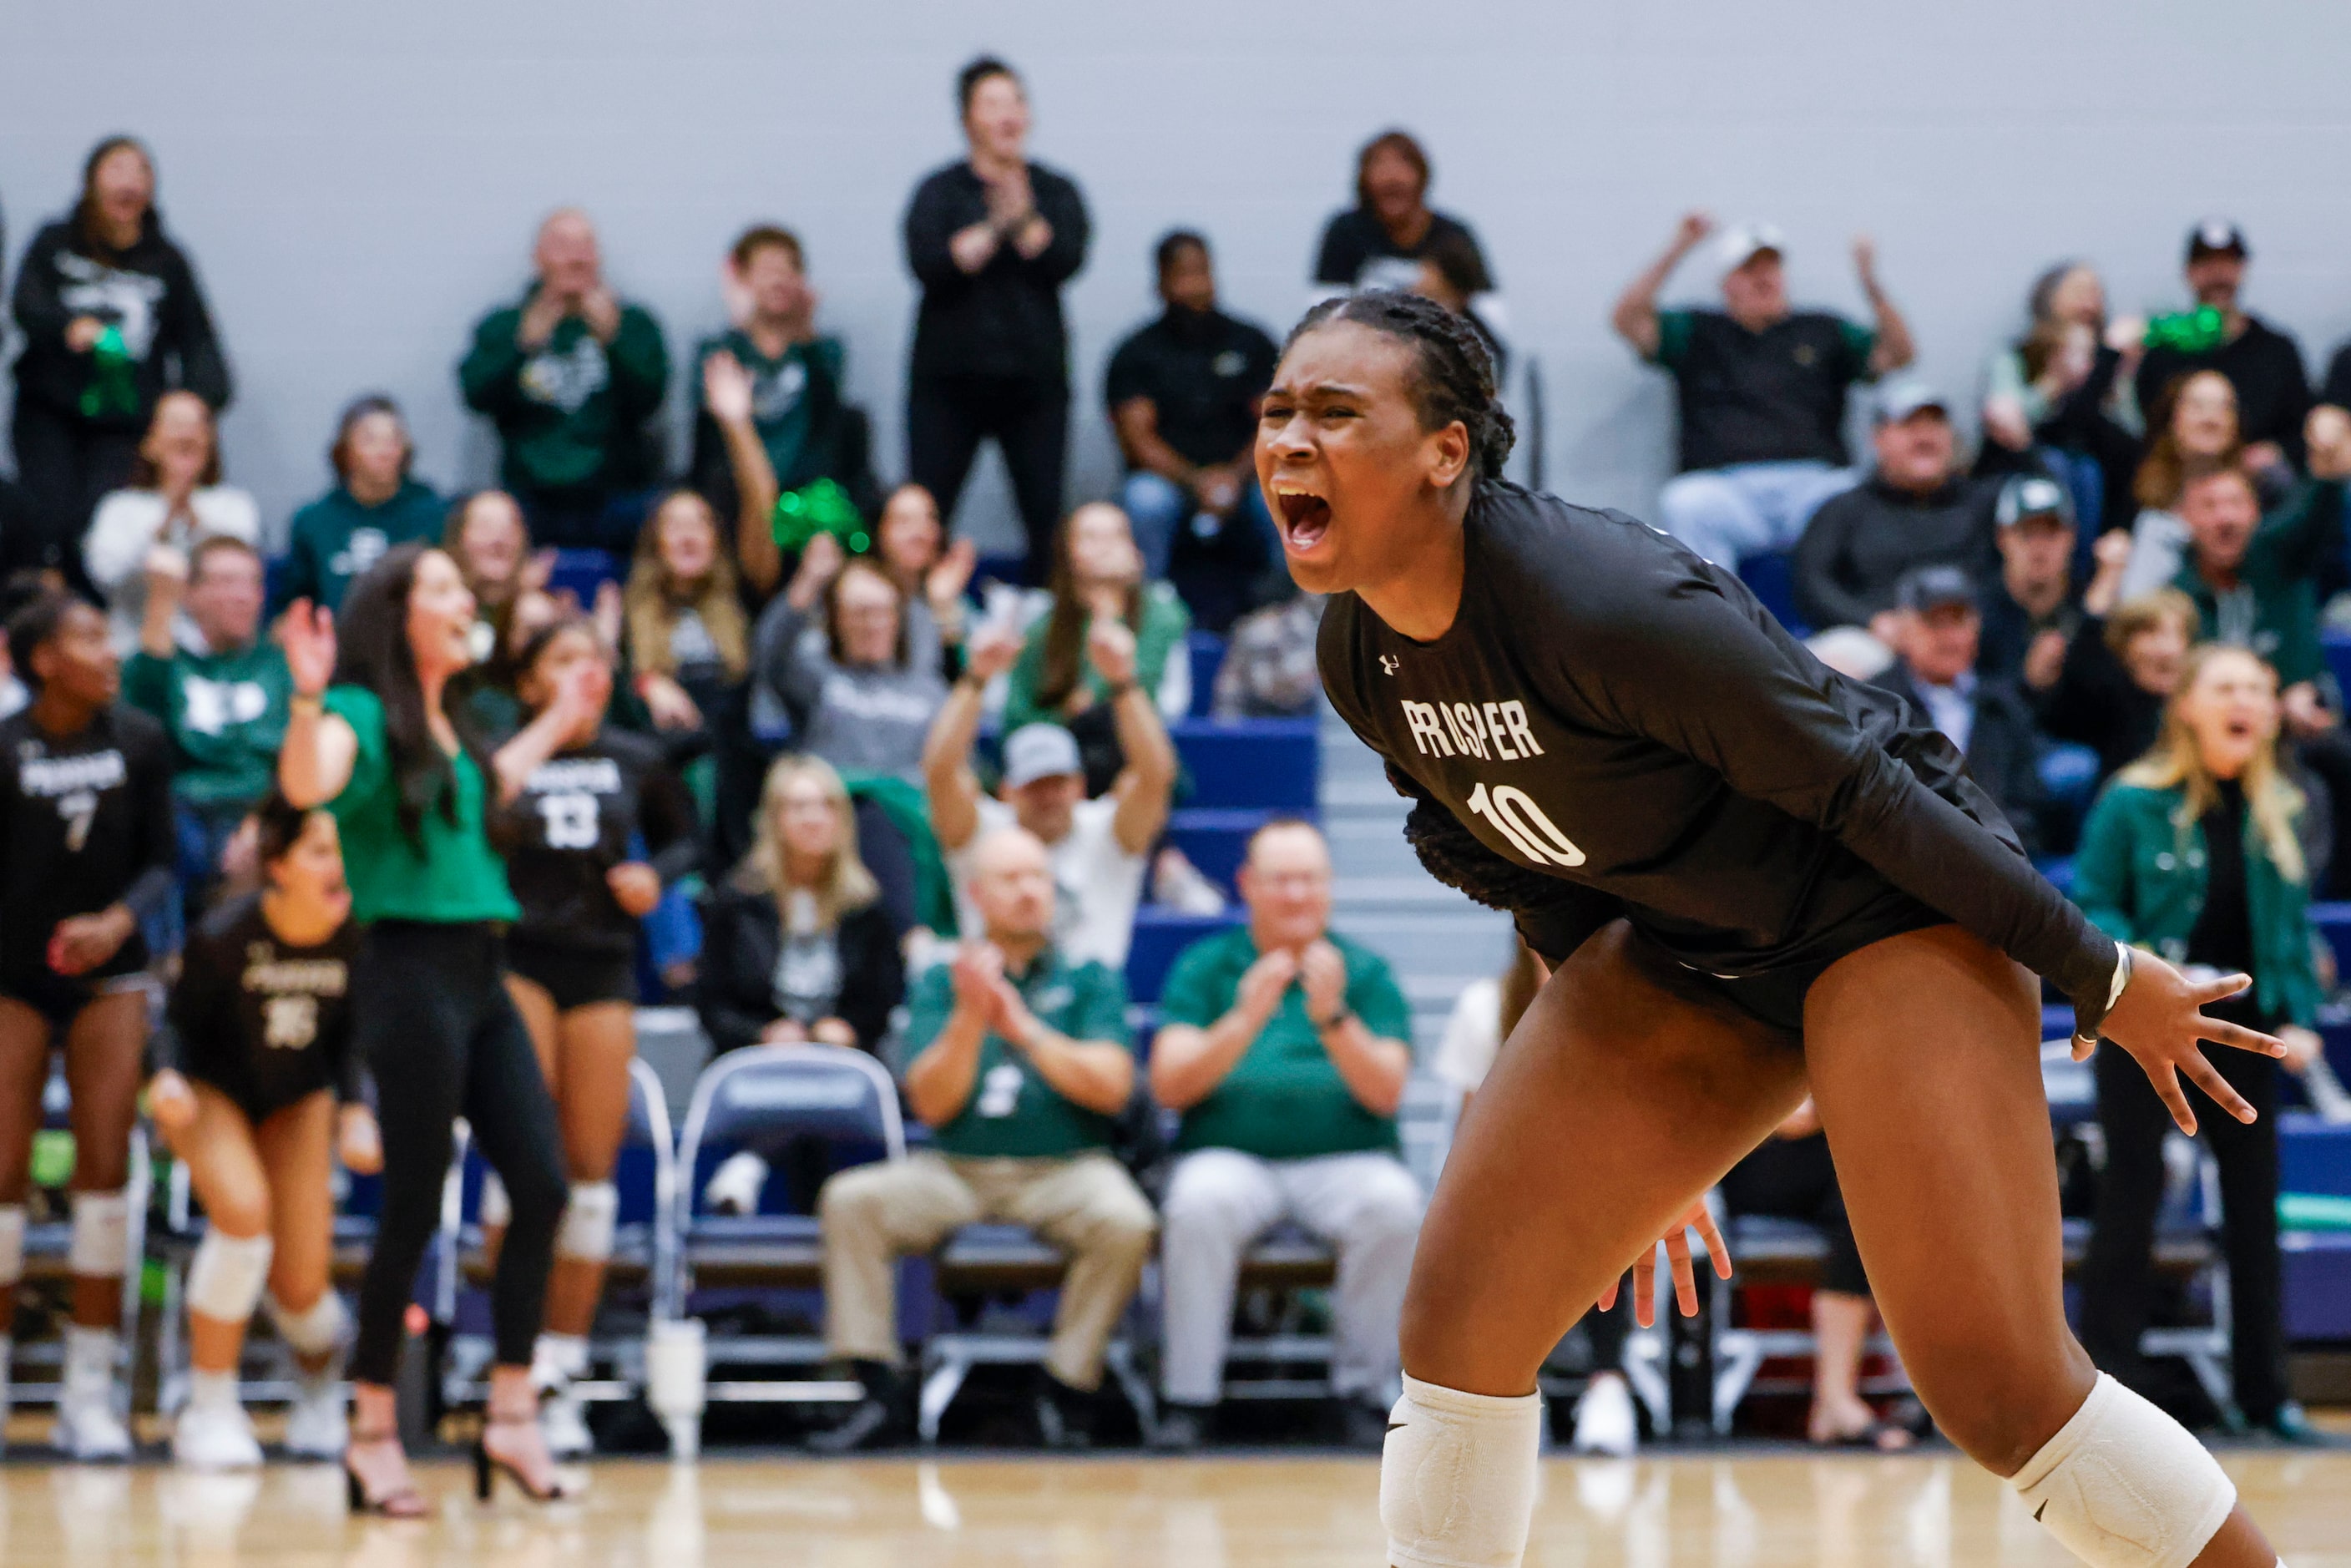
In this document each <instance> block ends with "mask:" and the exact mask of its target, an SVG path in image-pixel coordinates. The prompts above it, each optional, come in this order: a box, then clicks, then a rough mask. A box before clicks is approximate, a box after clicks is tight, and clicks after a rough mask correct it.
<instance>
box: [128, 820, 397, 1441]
mask: <svg viewBox="0 0 2351 1568" xmlns="http://www.w3.org/2000/svg"><path fill="white" fill-rule="evenodd" d="M254 821H255V822H256V828H257V831H256V841H257V846H258V858H259V861H260V863H261V872H262V878H263V884H262V889H261V891H260V892H258V893H252V894H246V895H245V896H243V897H241V898H235V899H232V900H230V901H229V902H228V903H226V904H222V905H221V906H220V907H218V908H217V909H214V911H213V912H212V913H211V914H210V915H207V916H206V917H205V919H204V923H203V924H202V925H199V926H198V927H197V928H196V931H195V933H194V935H193V936H190V938H189V939H188V945H187V948H186V951H185V952H184V953H183V956H182V960H181V969H180V981H179V984H178V985H177V986H175V987H174V988H172V1001H171V1006H170V1008H169V1009H168V1011H167V1013H166V1015H165V1020H164V1027H163V1029H162V1031H161V1032H159V1033H158V1034H157V1035H156V1037H155V1046H154V1051H153V1053H152V1054H153V1063H154V1068H155V1073H154V1076H153V1078H152V1079H151V1080H150V1081H149V1082H148V1085H147V1105H148V1110H149V1113H150V1114H152V1116H153V1117H154V1119H155V1124H156V1126H157V1127H158V1128H160V1129H161V1130H162V1134H163V1136H164V1138H165V1139H166V1140H167V1141H168V1142H169V1143H170V1144H171V1145H172V1153H173V1154H175V1155H179V1156H180V1158H181V1159H182V1160H183V1161H185V1162H186V1163H187V1166H188V1178H189V1181H190V1183H191V1184H192V1185H193V1186H194V1188H195V1193H196V1197H197V1198H198V1199H199V1200H201V1201H202V1203H203V1204H204V1222H205V1228H204V1239H203V1240H202V1241H199V1242H198V1243H197V1244H196V1255H195V1258H194V1260H193V1261H192V1262H191V1263H190V1264H189V1267H188V1286H187V1297H188V1342H189V1355H188V1360H189V1363H190V1365H191V1367H192V1375H191V1377H190V1379H189V1385H190V1386H189V1394H188V1403H187V1405H186V1406H185V1407H184V1408H183V1410H182V1411H181V1413H180V1419H179V1423H178V1425H177V1426H176V1427H173V1428H172V1455H173V1457H174V1458H177V1459H178V1460H179V1461H180V1463H182V1464H183V1465H186V1466H188V1467H190V1468H191V1469H236V1468H240V1467H244V1466H249V1465H257V1464H259V1463H260V1462H261V1445H260V1444H258V1443H257V1442H256V1441H255V1440H254V1437H253V1424H252V1422H250V1421H249V1420H247V1419H246V1414H245V1407H244V1406H242V1405H241V1404H239V1403H238V1401H237V1393H236V1383H237V1378H236V1370H237V1361H238V1357H239V1355H240V1354H241V1353H242V1351H243V1349H244V1346H245V1328H246V1323H247V1322H249V1321H250V1320H251V1319H252V1317H253V1311H254V1308H255V1307H256V1306H257V1305H259V1304H261V1303H263V1302H264V1301H266V1303H267V1305H268V1308H269V1317H270V1321H271V1322H273V1323H274V1324H275V1325H276V1326H277V1337H278V1338H280V1339H282V1340H284V1341H285V1342H286V1344H287V1348H288V1349H290V1350H291V1351H292V1352H293V1353H294V1361H295V1365H296V1367H297V1368H298V1370H299V1372H300V1385H301V1389H300V1392H299V1394H298V1395H297V1396H296V1397H295V1400H294V1405H293V1408H292V1409H291V1410H290V1411H289V1412H288V1413H287V1419H286V1448H287V1452H289V1453H292V1454H297V1455H299V1456H301V1457H302V1458H321V1459H331V1458H338V1457H340V1455H341V1453H342V1451H343V1445H344V1443H345V1442H346V1441H347V1440H348V1439H349V1437H350V1433H349V1430H348V1426H347V1423H346V1422H345V1420H344V1416H343V1394H342V1384H341V1374H342V1367H341V1364H340V1363H341V1359H342V1349H343V1339H344V1328H345V1325H346V1321H347V1320H346V1316H345V1313H344V1312H343V1302H342V1298H341V1297H340V1296H338V1295H337V1294H336V1293H335V1291H334V1288H333V1285H332V1283H331V1282H330V1281H329V1279H328V1268H329V1265H330V1264H331V1263H332V1262H333V1256H334V1242H335V1201H334V1194H333V1191H332V1188H331V1186H330V1185H329V1183H330V1179H331V1177H332V1176H333V1174H334V1173H333V1171H332V1169H331V1167H330V1162H331V1160H332V1159H333V1157H334V1151H335V1147H336V1145H340V1150H341V1154H342V1160H343V1164H344V1165H346V1166H350V1168H351V1169H352V1170H354V1171H358V1172H360V1173H362V1174H366V1173H370V1172H372V1171H374V1170H376V1169H377V1168H378V1167H379V1166H381V1160H382V1150H381V1145H380V1144H379V1141H378V1139H377V1136H376V1126H375V1117H374V1115H373V1113H371V1112H370V1111H369V1109H368V1106H367V1103H366V1101H365V1099H364V1098H363V1097H362V1094H363V1074H362V1073H361V1071H360V1066H359V1061H358V1058H357V1057H356V1056H354V1055H353V1053H352V1051H351V1039H350V1037H351V1018H350V973H351V959H352V957H353V956H355V955H356V954H357V953H358V951H359V932H358V929H357V928H356V927H355V926H353V925H351V923H350V912H351V895H350V887H349V886H348V885H347V884H346V883H345V882H344V880H343V857H342V852H341V849H340V844H339V842H338V840H337V836H336V832H335V819H334V818H333V817H332V816H331V815H329V813H327V812H325V811H311V812H308V813H307V814H306V813H304V812H301V811H298V810H295V809H294V808H293V807H292V806H290V805H288V804H287V802H286V801H285V800H283V799H281V798H279V797H277V796H276V795H272V796H271V797H270V798H269V799H268V800H265V801H264V802H263V803H262V805H261V807H260V809H259V810H257V811H256V813H255V818H254ZM265 1289H266V1293H265Z"/></svg>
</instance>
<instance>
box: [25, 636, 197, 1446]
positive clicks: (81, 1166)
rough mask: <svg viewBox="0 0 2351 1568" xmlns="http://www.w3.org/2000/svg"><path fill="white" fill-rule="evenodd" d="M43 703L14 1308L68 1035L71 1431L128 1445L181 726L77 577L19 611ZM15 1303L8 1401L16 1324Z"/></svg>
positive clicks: (28, 879) (34, 758) (31, 748)
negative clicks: (82, 593) (54, 1061)
mask: <svg viewBox="0 0 2351 1568" xmlns="http://www.w3.org/2000/svg"><path fill="white" fill-rule="evenodd" d="M8 651H9V656H10V657H11V658H12V659H13V660H14V661H15V664H16V672H17V674H19V675H21V676H22V677H23V678H24V680H25V682H26V685H29V686H31V687H32V688H33V694H34V695H33V700H32V704H31V706H27V707H26V708H24V709H23V710H21V711H20V712H18V713H16V715H15V716H12V717H10V718H8V719H6V720H5V721H0V1313H5V1311H6V1310H7V1308H8V1307H9V1305H10V1304H11V1303H12V1301H13V1297H14V1286H15V1284H16V1281H17V1279H18V1278H19V1277H20V1276H21V1275H22V1273H23V1270H24V1247H25V1197H26V1185H27V1183H28V1182H29V1180H30V1162H31V1157H32V1144H33V1134H34V1133H35V1132H36V1131H37V1130H38V1129H39V1127H40V1125H41V1091H42V1087H43V1085H44V1084H45V1083H46V1082H47V1080H48V1074H49V1052H50V1051H52V1050H62V1051H64V1052H65V1067H66V1082H67V1084H68V1087H69V1089H70V1090H71V1092H72V1096H73V1100H72V1106H71V1109H70V1111H69V1113H68V1114H69V1117H70V1120H71V1124H72V1127H73V1134H74V1174H73V1249H72V1257H71V1268H72V1270H73V1276H74V1285H73V1311H72V1322H71V1323H70V1324H69V1325H68V1328H67V1330H66V1366H65V1390H64V1393H63V1395H62V1396H60V1398H59V1400H58V1403H57V1437H56V1441H57V1447H58V1448H62V1449H63V1450H65V1451H66V1452H67V1453H68V1454H71V1455H72V1456H74V1457H75V1458H120V1457H122V1456H125V1455H128V1454H129V1453H130V1451H131V1436H130V1432H129V1430H128V1429H127V1428H126V1427H124V1426H123V1423H122V1401H121V1398H120V1392H119V1390H118V1388H117V1380H116V1362H117V1361H118V1359H119V1353H120V1344H119V1342H118V1338H117V1328H118V1326H119V1324H120V1321H121V1313H122V1279H123V1274H124V1271H125V1270H127V1269H128V1268H129V1266H130V1262H131V1258H130V1211H129V1207H128V1204H127V1200H126V1197H125V1195H124V1193H123V1190H122V1189H123V1184H124V1183H125V1182H126V1181H127V1180H128V1179H129V1177H130V1151H131V1117H132V1116H133V1115H134V1114H135V1113H136V1110H137V1102H138V1094H139V1076H140V1074H139V1066H140V1053H141V1047H142V1044H143V1042H144V1041H145V1039H146V1035H147V1004H148V987H147V981H146V977H145V975H144V973H143V971H144V969H145V967H146V964H147V945H146V943H145V941H144V940H143V939H141V936H140V923H141V920H142V919H144V918H146V917H148V916H151V915H154V914H156V913H157V912H159V911H161V910H162V907H163V906H164V904H165V903H166V902H167V901H168V900H169V899H170V898H171V897H172V798H171V770H172V764H171V758H170V753H169V751H168V750H167V749H166V747H165V743H164V739H163V731H162V728H161V727H159V726H158V725H157V724H156V723H155V721H154V720H152V719H151V718H149V717H148V716H146V715H144V714H141V713H138V712H135V711H133V710H131V709H130V708H127V707H123V706H120V705H119V704H118V703H117V702H116V701H115V697H116V695H117V693H118V692H119V691H120V686H121V679H120V667H119V665H118V663H117V661H116V658H115V655H114V650H113V647H112V645H111V643H110V641H109V638H108V634H107V625H106V617H105V616H104V615H103V614H101V613H100V612H99V611H97V610H95V609H93V608H92V607H91V606H89V604H87V603H85V602H83V601H80V600H78V599H71V598H68V597H66V596H65V595H62V594H57V595H50V596H47V597H44V598H41V599H37V600H36V601H33V602H32V603H30V604H27V605H26V606H25V607H24V608H23V609H21V610H19V611H17V612H16V614H15V615H14V616H12V617H10V619H9V622H8ZM7 1327H8V1324H7V1322H6V1321H5V1316H0V1414H5V1399H6V1367H7V1362H8V1355H7V1347H8V1341H7V1338H6V1337H5V1336H6V1331H7Z"/></svg>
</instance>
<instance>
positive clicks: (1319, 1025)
mask: <svg viewBox="0 0 2351 1568" xmlns="http://www.w3.org/2000/svg"><path fill="white" fill-rule="evenodd" d="M1354 1016H1355V1009H1353V1008H1351V1007H1346V1006H1344V1005H1342V1006H1341V1008H1340V1009H1339V1010H1338V1011H1337V1012H1335V1013H1332V1015H1331V1016H1330V1017H1329V1018H1326V1019H1307V1020H1306V1021H1307V1022H1309V1023H1311V1024H1312V1025H1313V1026H1314V1032H1315V1033H1316V1034H1323V1033H1327V1032H1328V1031H1330V1030H1334V1029H1337V1028H1338V1027H1339V1026H1340V1025H1341V1024H1343V1023H1345V1022H1346V1021H1347V1020H1348V1019H1351V1018H1353V1017H1354Z"/></svg>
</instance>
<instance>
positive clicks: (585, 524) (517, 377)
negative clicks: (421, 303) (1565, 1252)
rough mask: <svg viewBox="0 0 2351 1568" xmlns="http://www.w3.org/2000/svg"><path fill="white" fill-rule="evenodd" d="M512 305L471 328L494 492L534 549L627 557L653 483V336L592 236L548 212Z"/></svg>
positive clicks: (580, 224)
mask: <svg viewBox="0 0 2351 1568" xmlns="http://www.w3.org/2000/svg"><path fill="white" fill-rule="evenodd" d="M532 264H533V266H534V267H536V268H537V269H538V277H537V278H536V279H535V280H534V281H533V282H532V284H531V286H530V287H529V288H528V290H527V291H526V292H525V293H524V295H523V297H522V299H521V301H520V302H519V303H517V304H514V305H507V306H503V307H501V308H498V309H496V310H493V311H491V312H490V313H489V314H488V315H487V316H485V317H484V318H482V322H481V325H480V326H478V327H476V328H475V329H474V342H473V346H472V348H471V349H469V350H467V351H466V354H465V362H464V363H463V364H461V365H459V366H458V367H457V383H458V386H459V388H460V390H461V391H463V392H464V393H465V406H466V407H468V408H470V409H472V410H474V412H475V413H484V414H487V415H488V416H489V417H490V420H491V423H494V424H496V426H497V432H498V443H499V446H500V455H499V459H498V473H499V482H500V483H501V484H503V485H504V486H506V488H507V492H508V493H509V494H511V495H512V496H513V497H514V498H515V499H516V500H517V501H518V502H520V503H521V504H522V508H523V512H524V514H525V515H526V516H528V517H529V519H530V528H531V532H532V533H533V534H535V535H536V536H538V539H539V540H540V542H541V543H544V544H549V545H555V546H560V547H566V548H573V549H605V550H611V551H612V552H613V553H614V554H616V555H620V554H625V553H627V551H628V549H629V546H630V543H631V541H632V540H633V539H635V538H636V537H637V529H638V525H639V524H640V523H642V522H643V520H644V517H645V512H646V507H647V504H648V502H649V501H650V500H651V499H652V496H651V491H652V487H653V485H654V484H655V483H657V482H658V481H659V479H660V477H661V450H660V441H659V439H658V437H657V435H656V434H655V433H654V432H653V430H652V429H651V428H650V424H651V421H652V420H653V417H654V416H655V415H657V414H658V413H660V412H661V405H662V394H663V393H664V392H665V391H666V390H667V389H668V386H669V350H668V348H667V347H666V346H665V345H664V343H663V341H662V331H661V326H660V324H659V323H658V322H656V321H655V320H654V319H653V317H652V315H651V314H650V313H648V312H647V311H646V310H645V308H643V306H641V305H635V304H631V303H627V302H624V301H623V300H622V299H621V298H620V297H619V296H617V295H615V294H614V293H613V292H612V290H611V287H609V286H608V285H607V284H606V283H605V281H604V263H603V257H602V256H601V253H600V252H599V251H598V248H597V244H596V229H595V226H594V225H592V224H590V222H589V221H588V214H585V213H583V212H581V211H580V210H579V209H578V208H576V207H565V208H562V209H561V210H559V211H558V212H555V213H553V214H549V217H548V219H547V221H546V222H545V223H543V224H541V225H539V229H538V246H537V248H536V249H535V250H534V251H533V253H532Z"/></svg>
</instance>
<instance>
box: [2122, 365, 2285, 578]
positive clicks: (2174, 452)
mask: <svg viewBox="0 0 2351 1568" xmlns="http://www.w3.org/2000/svg"><path fill="white" fill-rule="evenodd" d="M2244 451H2245V448H2244V444H2243V443H2242V442H2241V441H2240V440H2239V439H2238V438H2237V392H2236V389H2235V388H2234V387H2232V386H2231V385H2230V384H2229V378H2228V377H2226V376H2224V375H2222V374H2221V373H2220V371H2192V372H2191V373H2189V375H2187V376H2184V377H2182V378H2181V379H2180V380H2179V381H2177V382H2173V383H2172V384H2171V386H2170V388H2169V389H2168V391H2167V392H2165V394H2164V398H2163V401H2162V402H2159V403H2158V404H2157V405H2156V410H2155V439H2154V440H2153V441H2151V442H2149V443H2148V444H2147V455H2146V456H2145V457H2144V458H2142V459H2141V460H2140V462H2139V465H2138V472H2137V474H2136V475H2135V476H2133V477H2132V480H2131V495H2132V498H2133V499H2134V500H2136V501H2137V503H2138V508H2139V509H2138V512H2137V516H2136V517H2134V518H2133V519H2132V522H2131V531H2130V539H2131V559H2130V565H2129V567H2128V568H2127V569H2126V570H2125V571H2124V573H2123V583H2122V591H2123V596H2124V597H2125V598H2126V599H2136V598H2137V597H2138V596H2139V595H2140V594H2142V593H2145V592H2147V591H2149V590H2152V589H2158V588H2161V587H2163V586H2164V585H2165V584H2166V583H2168V582H2169V581H2171V580H2172V579H2174V578H2176V577H2178V576H2179V561H2180V557H2181V556H2182V555H2183V554H2184V553H2185V552H2186V549H2187V548H2188V525H2187V524H2186V523H2184V522H2182V521H2181V520H2180V517H2179V495H2180V492H2181V490H2183V489H2184V488H2186V486H2187V484H2188V481H2189V480H2190V479H2192V478H2196V477H2198V476H2202V475H2205V474H2210V473H2212V472H2213V471H2214V470H2216V469H2220V468H2231V467H2242V466H2243V460H2244ZM2278 493H2279V495H2280V496H2283V494H2284V491H2283V489H2281V490H2280V491H2279V492H2278Z"/></svg>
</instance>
